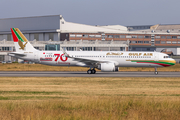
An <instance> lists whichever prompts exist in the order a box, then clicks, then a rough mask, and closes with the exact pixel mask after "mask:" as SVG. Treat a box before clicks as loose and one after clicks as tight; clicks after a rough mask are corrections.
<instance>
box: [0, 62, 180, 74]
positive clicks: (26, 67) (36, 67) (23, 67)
mask: <svg viewBox="0 0 180 120" xmlns="http://www.w3.org/2000/svg"><path fill="white" fill-rule="evenodd" d="M0 68H1V69H0V71H87V70H88V69H89V68H86V67H68V66H48V65H41V64H19V63H12V64H0ZM119 71H154V68H142V67H137V68H135V67H120V68H119ZM158 71H172V72H180V64H176V65H174V66H171V67H162V68H158Z"/></svg>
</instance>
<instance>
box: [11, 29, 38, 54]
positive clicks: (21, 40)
mask: <svg viewBox="0 0 180 120" xmlns="http://www.w3.org/2000/svg"><path fill="white" fill-rule="evenodd" d="M11 32H12V36H13V40H14V45H15V49H16V52H24V51H37V50H36V49H35V48H34V47H33V46H32V45H31V44H30V43H29V41H28V40H27V38H26V37H25V36H24V35H23V34H22V33H21V31H20V30H19V29H18V28H11Z"/></svg>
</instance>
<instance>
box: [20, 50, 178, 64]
mask: <svg viewBox="0 0 180 120" xmlns="http://www.w3.org/2000/svg"><path fill="white" fill-rule="evenodd" d="M24 54H26V56H24V57H21V59H24V60H29V61H34V62H37V63H40V64H45V65H53V66H82V67H91V66H92V65H90V64H85V62H84V61H83V60H84V59H85V60H86V59H87V60H88V59H90V60H95V61H109V62H112V63H114V64H115V66H116V67H163V66H164V65H162V64H160V62H162V61H163V62H167V63H168V62H173V63H175V61H174V59H172V58H169V57H167V56H168V55H166V54H164V53H159V52H129V51H128V52H123V51H68V52H67V54H68V55H69V56H71V57H73V58H67V57H65V56H64V54H63V52H62V51H36V52H24ZM165 56H166V57H165ZM74 58H81V59H83V60H75V59H74ZM148 61H150V62H148ZM163 64H164V63H163ZM164 67H166V66H164Z"/></svg>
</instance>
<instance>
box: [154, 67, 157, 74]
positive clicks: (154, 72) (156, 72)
mask: <svg viewBox="0 0 180 120" xmlns="http://www.w3.org/2000/svg"><path fill="white" fill-rule="evenodd" d="M154 74H155V75H157V74H158V71H157V67H155V72H154Z"/></svg>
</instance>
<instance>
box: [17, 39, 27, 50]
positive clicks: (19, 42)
mask: <svg viewBox="0 0 180 120" xmlns="http://www.w3.org/2000/svg"><path fill="white" fill-rule="evenodd" d="M27 43H28V42H26V43H25V44H24V45H23V42H22V41H21V40H18V44H19V46H20V47H21V48H19V49H22V50H24V48H25V47H26V44H27Z"/></svg>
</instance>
